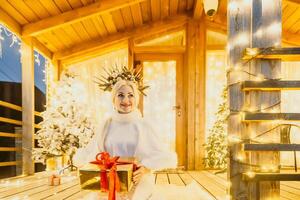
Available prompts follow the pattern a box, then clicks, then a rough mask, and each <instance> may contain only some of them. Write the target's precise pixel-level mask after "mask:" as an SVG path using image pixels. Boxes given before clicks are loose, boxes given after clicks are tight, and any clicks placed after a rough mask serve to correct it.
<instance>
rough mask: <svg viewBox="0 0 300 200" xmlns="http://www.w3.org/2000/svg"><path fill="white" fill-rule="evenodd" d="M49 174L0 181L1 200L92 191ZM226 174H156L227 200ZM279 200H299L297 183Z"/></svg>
mask: <svg viewBox="0 0 300 200" xmlns="http://www.w3.org/2000/svg"><path fill="white" fill-rule="evenodd" d="M48 173H49V172H40V173H36V174H35V175H33V176H26V177H16V178H11V179H5V180H1V182H0V199H3V200H4V199H32V200H34V199H56V200H57V199H68V200H71V199H88V198H89V196H90V195H92V194H93V193H95V192H91V191H87V190H81V189H80V185H79V180H78V178H77V177H76V176H71V175H66V176H63V177H62V184H61V185H59V186H48V183H47V182H48V180H47V179H48V177H49V175H48ZM226 176H227V174H226V173H220V174H217V175H216V174H214V171H182V172H178V173H157V174H156V184H162V185H163V184H175V185H180V186H184V185H187V184H189V183H191V182H192V181H193V180H195V181H196V182H197V183H198V184H199V185H200V186H201V187H202V188H203V189H204V190H206V191H207V193H208V194H209V195H210V196H212V197H213V198H214V199H218V200H225V199H229V195H228V194H227V191H228V188H229V182H228V181H227V180H226ZM280 199H289V200H296V199H300V182H297V181H292V182H285V181H283V182H281V183H280Z"/></svg>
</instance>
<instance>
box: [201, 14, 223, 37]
mask: <svg viewBox="0 0 300 200" xmlns="http://www.w3.org/2000/svg"><path fill="white" fill-rule="evenodd" d="M224 19H227V16H226V15H218V14H216V15H215V16H214V17H213V18H209V17H207V16H206V17H205V21H206V27H207V29H208V30H211V31H214V32H218V33H222V34H225V35H227V20H224Z"/></svg>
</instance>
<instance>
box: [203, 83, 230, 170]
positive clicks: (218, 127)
mask: <svg viewBox="0 0 300 200" xmlns="http://www.w3.org/2000/svg"><path fill="white" fill-rule="evenodd" d="M222 99H223V101H222V103H220V104H219V107H218V111H217V113H216V118H217V119H216V121H215V123H214V125H213V127H212V129H210V130H209V137H208V138H207V142H206V143H205V144H204V148H205V158H204V160H203V161H204V165H205V167H207V168H214V169H220V168H221V169H223V168H226V165H227V157H228V149H227V119H228V114H229V109H228V104H227V90H226V88H224V89H223V93H222Z"/></svg>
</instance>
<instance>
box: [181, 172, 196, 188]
mask: <svg viewBox="0 0 300 200" xmlns="http://www.w3.org/2000/svg"><path fill="white" fill-rule="evenodd" d="M179 176H180V178H181V180H182V181H183V182H184V184H185V185H188V184H190V183H191V182H192V181H193V180H194V179H193V177H191V175H189V174H188V173H183V174H179Z"/></svg>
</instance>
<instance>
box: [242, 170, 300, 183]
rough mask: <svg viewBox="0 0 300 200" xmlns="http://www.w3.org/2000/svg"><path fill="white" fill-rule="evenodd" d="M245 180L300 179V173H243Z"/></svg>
mask: <svg viewBox="0 0 300 200" xmlns="http://www.w3.org/2000/svg"><path fill="white" fill-rule="evenodd" d="M243 180H244V181H300V173H296V172H294V173H293V172H291V173H256V172H253V173H252V172H251V173H243Z"/></svg>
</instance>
